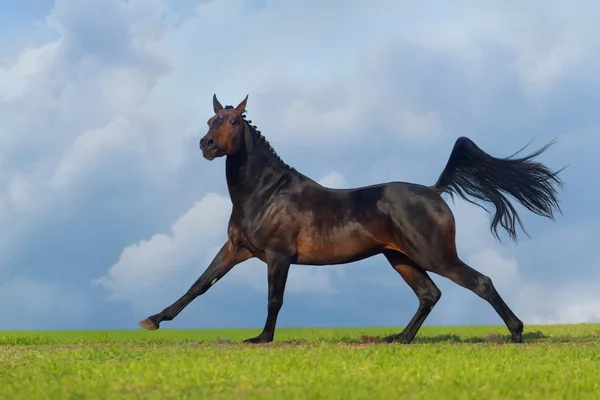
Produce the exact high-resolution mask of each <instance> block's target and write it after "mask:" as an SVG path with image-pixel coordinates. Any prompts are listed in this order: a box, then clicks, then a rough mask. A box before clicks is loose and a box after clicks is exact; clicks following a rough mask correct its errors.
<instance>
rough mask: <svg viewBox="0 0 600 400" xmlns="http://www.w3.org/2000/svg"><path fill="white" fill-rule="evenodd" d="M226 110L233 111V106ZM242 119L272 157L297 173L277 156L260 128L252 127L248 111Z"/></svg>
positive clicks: (243, 114)
mask: <svg viewBox="0 0 600 400" xmlns="http://www.w3.org/2000/svg"><path fill="white" fill-rule="evenodd" d="M224 108H225V109H226V110H228V109H232V108H234V107H233V106H231V105H228V106H225V107H224ZM242 118H243V119H244V124H245V125H246V126H247V127H248V129H250V132H251V133H252V135H253V136H254V137H256V138H258V139H260V141H261V142H262V143H263V144H264V145H265V146H266V147H267V149H268V150H269V152H270V153H271V155H273V156H274V157H275V159H276V160H277V161H278V162H279V163H280V164H281V165H282V166H283V167H284V168H285V169H287V170H290V171H295V168H294V167H291V166H290V165H288V164H287V163H286V162H285V161H283V160H282V159H281V157H280V156H279V154H277V152H276V151H275V149H273V146H271V144H270V143H269V141H268V140H267V138H265V137H264V136H263V134H262V133H260V131H259V130H258V128H257V127H256V125H252V120H249V119H246V110H244V112H243V113H242Z"/></svg>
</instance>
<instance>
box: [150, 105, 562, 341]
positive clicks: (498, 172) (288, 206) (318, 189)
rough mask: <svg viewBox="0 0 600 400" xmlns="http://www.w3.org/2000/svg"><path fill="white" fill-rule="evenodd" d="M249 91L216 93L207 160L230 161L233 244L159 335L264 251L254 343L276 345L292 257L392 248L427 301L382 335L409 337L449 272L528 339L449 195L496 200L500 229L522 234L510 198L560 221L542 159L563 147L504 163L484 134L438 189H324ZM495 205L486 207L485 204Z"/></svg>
mask: <svg viewBox="0 0 600 400" xmlns="http://www.w3.org/2000/svg"><path fill="white" fill-rule="evenodd" d="M247 100H248V96H246V97H245V98H244V100H243V101H242V102H241V103H240V104H239V105H238V106H237V107H232V106H226V107H223V106H222V105H221V103H220V102H219V100H217V96H216V94H215V95H213V109H214V113H215V114H214V116H212V117H211V118H210V119H209V120H208V132H207V133H206V135H205V136H204V137H203V138H202V139H201V140H200V143H199V147H200V150H201V151H202V155H203V156H204V158H205V159H207V160H209V161H212V160H214V159H216V158H218V157H223V156H224V157H226V161H225V172H226V179H227V187H228V191H229V195H230V198H231V202H232V205H233V207H232V211H231V216H230V219H229V224H228V230H227V234H228V240H227V241H226V242H225V244H223V246H222V247H221V249H220V250H219V252H218V254H217V255H216V256H215V257H214V259H213V260H212V262H211V263H210V265H209V266H208V268H207V269H206V270H205V271H204V273H202V275H201V276H200V277H199V278H198V280H197V281H196V282H195V283H194V284H193V285H192V286H191V287H190V289H189V290H188V291H187V293H185V294H184V295H183V296H181V297H180V298H179V299H178V300H177V301H175V302H174V303H173V304H172V305H170V306H169V307H167V308H165V309H164V310H163V311H161V312H160V313H158V314H155V315H152V316H150V317H148V318H146V319H145V320H143V321H141V322H140V326H141V327H143V328H146V329H149V330H155V329H158V328H159V327H160V324H161V322H163V321H171V320H173V318H175V317H176V316H177V315H178V314H179V313H180V312H181V311H182V310H183V309H184V308H185V307H186V306H187V305H188V304H190V303H191V302H192V300H194V299H195V298H196V297H198V296H200V295H202V294H203V293H205V292H206V291H207V290H208V289H209V288H210V287H211V286H213V285H214V284H215V283H216V282H217V281H219V280H220V279H222V278H223V277H224V276H225V274H227V273H228V272H229V271H231V269H232V268H234V267H235V266H236V265H238V264H240V263H242V262H243V261H246V260H248V259H251V258H258V259H260V260H262V261H263V262H264V263H266V265H267V272H268V273H267V277H268V305H267V318H266V322H265V325H264V328H263V330H262V332H261V333H260V334H259V335H258V336H256V337H254V338H250V339H246V340H244V341H243V342H244V343H267V342H271V341H273V338H274V335H275V325H276V322H277V316H278V314H279V311H280V309H281V307H282V305H283V297H284V291H285V286H286V282H287V277H288V272H289V269H290V265H291V264H297V265H315V266H316V265H333V264H346V263H350V262H353V261H358V260H362V259H365V258H368V257H372V256H374V255H378V254H383V255H384V256H385V258H386V259H387V261H388V262H389V263H390V264H391V266H392V268H394V269H395V270H396V271H397V272H398V273H399V274H400V276H401V277H402V278H403V279H404V281H405V282H406V283H407V284H408V285H409V286H410V287H411V289H412V290H413V291H414V293H415V294H416V296H417V297H418V300H419V306H418V309H417V311H416V313H415V314H414V316H413V317H412V319H411V320H410V322H409V323H408V325H406V327H405V328H404V330H403V331H402V332H400V333H397V334H394V335H391V336H387V337H384V338H382V339H383V341H385V342H401V343H410V342H411V341H412V340H413V338H414V337H415V335H416V334H417V331H418V330H419V329H420V327H421V325H422V324H423V322H424V321H425V318H427V316H428V315H429V313H430V312H431V310H432V308H433V307H434V306H435V304H436V303H437V302H438V300H439V299H440V296H441V292H440V289H439V288H438V287H437V286H436V285H435V283H434V282H433V281H432V280H431V278H430V277H429V275H428V273H435V274H438V275H440V276H443V277H446V278H448V279H450V280H452V281H454V282H455V283H457V284H458V285H460V286H462V287H464V288H466V289H468V290H471V291H472V292H474V293H476V294H477V295H478V296H480V297H481V298H483V299H484V300H486V301H487V302H488V303H489V304H490V305H491V306H492V307H493V308H494V309H495V311H496V312H497V313H498V315H499V316H500V317H501V318H502V320H503V321H504V323H505V324H506V326H507V328H508V330H509V331H510V333H511V336H512V341H513V342H515V343H521V342H522V341H523V337H522V332H523V322H521V320H519V318H517V317H516V315H515V314H514V313H513V312H512V310H511V309H510V308H509V307H508V306H507V305H506V303H505V302H504V300H503V299H502V298H501V297H500V295H499V294H498V292H497V291H496V289H495V288H494V285H493V283H492V280H491V279H490V278H489V277H487V276H485V275H483V274H481V273H479V272H478V271H476V270H475V269H473V268H471V267H470V266H469V265H467V264H465V263H464V262H463V261H462V260H461V259H460V258H459V257H458V254H457V250H456V244H455V234H456V227H455V221H454V216H453V213H452V211H451V209H450V207H449V206H448V204H447V203H446V202H445V201H444V199H443V198H442V194H443V193H447V194H449V195H450V197H451V198H452V197H453V196H454V194H457V195H458V196H460V197H461V198H463V199H464V200H466V201H468V202H470V203H472V204H475V205H478V206H480V207H482V208H484V207H483V206H481V205H479V204H478V203H475V202H474V201H473V200H471V199H469V198H467V195H470V196H472V197H474V198H476V199H479V200H484V201H487V202H489V203H491V204H492V205H493V206H494V207H495V214H494V216H493V219H492V221H491V225H490V230H491V232H492V234H493V235H494V236H495V237H496V239H497V240H500V237H499V235H498V225H500V226H501V227H502V228H504V230H506V232H507V233H508V235H509V237H510V238H511V239H513V240H514V241H515V242H516V240H517V234H516V226H515V225H516V224H517V223H518V224H519V226H520V227H521V229H522V230H523V231H524V232H525V233H527V232H526V231H525V228H524V226H523V224H522V221H521V219H520V217H519V215H518V213H517V211H516V210H515V208H514V207H513V205H512V204H511V203H510V201H509V199H508V198H507V197H506V195H507V194H508V195H511V196H512V197H513V198H514V199H516V200H517V201H518V202H519V203H521V204H522V205H523V206H525V207H526V208H527V209H528V210H530V211H531V212H533V213H535V214H537V215H540V216H543V217H546V218H550V219H552V220H554V212H556V211H557V212H562V211H561V210H560V206H559V201H558V199H557V188H559V187H561V186H562V181H561V179H560V178H559V177H558V174H559V173H560V171H561V170H559V171H557V172H552V171H551V170H550V169H548V168H547V167H546V166H545V165H543V164H541V163H539V162H537V161H534V160H533V158H534V157H536V156H538V155H539V154H541V153H542V152H544V151H545V150H546V148H548V147H549V146H550V145H551V144H552V143H549V144H547V145H546V146H544V147H542V148H541V149H539V150H537V151H535V152H534V153H533V154H530V155H528V156H525V157H522V158H514V156H515V155H516V154H517V153H515V154H513V155H512V156H510V157H507V158H496V157H493V156H491V155H489V154H487V153H485V152H484V151H483V150H481V149H480V148H479V147H478V146H477V145H476V144H475V143H474V142H473V141H471V140H470V139H468V138H466V137H459V138H458V139H457V140H456V142H455V144H454V147H453V149H452V152H451V153H450V157H449V159H448V161H447V164H446V166H445V168H444V170H443V171H442V173H441V174H440V176H439V178H438V180H437V182H436V183H435V184H434V185H433V186H424V185H419V184H415V183H407V182H388V183H381V184H375V185H371V186H364V187H358V188H350V189H333V188H328V187H324V186H322V185H320V184H319V183H317V182H316V181H314V180H312V179H311V178H309V177H307V176H305V175H303V174H301V173H300V172H298V171H297V170H296V169H295V168H292V167H290V166H289V165H287V164H286V163H285V162H283V161H282V160H281V158H280V157H279V156H278V155H277V153H276V152H275V151H274V150H273V148H272V147H271V146H270V144H269V142H268V141H267V140H266V139H265V137H264V136H263V135H262V134H261V133H260V131H259V130H258V129H257V127H256V126H254V125H251V122H252V121H250V120H247V119H246V116H245V112H246V103H247ZM484 209H485V208H484Z"/></svg>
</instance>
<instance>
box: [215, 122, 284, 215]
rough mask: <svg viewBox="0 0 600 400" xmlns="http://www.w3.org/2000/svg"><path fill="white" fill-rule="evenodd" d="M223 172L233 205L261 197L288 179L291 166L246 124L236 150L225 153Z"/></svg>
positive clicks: (279, 186) (270, 192) (276, 188)
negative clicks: (231, 152)
mask: <svg viewBox="0 0 600 400" xmlns="http://www.w3.org/2000/svg"><path fill="white" fill-rule="evenodd" d="M225 166H226V167H225V173H226V177H227V186H228V188H229V194H230V197H231V200H232V202H233V203H234V205H236V204H240V203H243V202H244V201H245V200H248V199H250V198H262V200H263V201H264V200H265V197H266V196H269V195H272V194H273V192H275V191H276V190H278V189H279V188H281V186H282V185H284V184H285V183H286V182H289V180H290V178H291V176H292V170H291V168H289V167H288V166H286V165H285V164H284V163H283V162H282V161H281V159H279V157H277V156H276V155H275V154H274V152H273V150H272V149H270V148H269V146H268V145H267V144H266V143H265V141H264V139H262V138H261V137H259V134H258V133H256V132H254V131H253V130H252V129H251V128H250V127H248V126H246V129H245V131H244V143H243V145H242V148H241V149H240V151H238V152H237V153H236V154H234V155H229V156H227V159H226V162H225Z"/></svg>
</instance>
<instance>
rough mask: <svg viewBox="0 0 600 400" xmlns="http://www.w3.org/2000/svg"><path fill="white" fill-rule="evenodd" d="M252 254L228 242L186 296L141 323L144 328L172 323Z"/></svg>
mask: <svg viewBox="0 0 600 400" xmlns="http://www.w3.org/2000/svg"><path fill="white" fill-rule="evenodd" d="M252 257H253V256H252V254H251V253H250V252H249V251H248V250H247V249H245V248H243V247H239V246H236V245H234V244H233V243H231V242H230V241H227V243H225V244H224V245H223V247H221V250H219V253H217V255H216V256H215V258H214V259H213V260H212V262H211V263H210V265H209V266H208V268H207V269H206V270H205V271H204V273H203V274H202V275H201V276H200V278H198V280H197V281H196V282H195V283H194V284H193V285H192V286H191V287H190V289H189V290H188V291H187V293H186V294H184V295H183V296H181V297H180V298H179V299H178V300H177V301H176V302H175V303H173V304H171V305H170V306H169V307H167V308H165V309H164V310H163V311H161V312H160V313H158V314H155V315H152V316H150V317H148V318H146V319H145V320H143V321H141V322H140V326H141V327H142V328H146V329H149V330H155V329H158V328H159V327H160V323H161V322H162V321H171V320H172V319H173V318H175V317H176V316H177V314H179V313H180V312H181V311H182V310H183V309H184V308H185V307H187V306H188V304H190V303H191V302H192V300H194V299H195V298H196V297H198V296H200V295H202V294H204V293H206V291H207V290H208V289H210V287H211V286H212V285H214V284H215V283H216V282H217V281H218V280H219V279H221V278H223V276H225V274H227V273H228V272H229V271H231V269H232V268H233V267H235V266H236V265H237V264H239V263H241V262H243V261H246V260H248V259H250V258H252Z"/></svg>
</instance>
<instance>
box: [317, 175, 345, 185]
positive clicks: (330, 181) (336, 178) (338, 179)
mask: <svg viewBox="0 0 600 400" xmlns="http://www.w3.org/2000/svg"><path fill="white" fill-rule="evenodd" d="M319 184H321V185H323V186H325V187H330V188H334V189H342V188H344V187H345V186H346V179H344V176H343V175H342V174H340V173H339V172H335V171H333V172H330V173H328V174H327V175H325V176H324V177H322V178H321V179H319Z"/></svg>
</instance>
